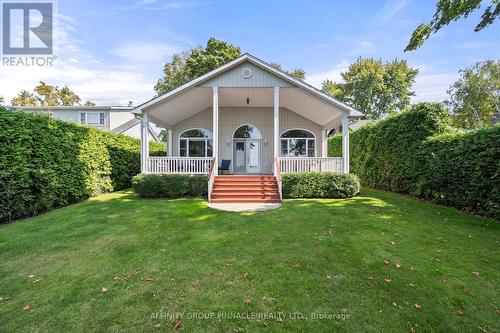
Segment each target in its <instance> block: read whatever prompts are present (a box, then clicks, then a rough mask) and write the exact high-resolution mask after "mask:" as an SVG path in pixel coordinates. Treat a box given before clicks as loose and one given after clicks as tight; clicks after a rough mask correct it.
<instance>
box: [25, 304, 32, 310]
mask: <svg viewBox="0 0 500 333" xmlns="http://www.w3.org/2000/svg"><path fill="white" fill-rule="evenodd" d="M30 308H31V307H30V305H29V304H24V306H23V311H29V310H30Z"/></svg>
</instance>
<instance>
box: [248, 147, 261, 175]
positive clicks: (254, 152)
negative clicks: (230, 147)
mask: <svg viewBox="0 0 500 333" xmlns="http://www.w3.org/2000/svg"><path fill="white" fill-rule="evenodd" d="M247 173H260V140H247Z"/></svg>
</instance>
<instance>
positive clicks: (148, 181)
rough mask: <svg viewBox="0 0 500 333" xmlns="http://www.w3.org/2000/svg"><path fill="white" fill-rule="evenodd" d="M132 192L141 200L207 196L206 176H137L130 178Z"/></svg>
mask: <svg viewBox="0 0 500 333" xmlns="http://www.w3.org/2000/svg"><path fill="white" fill-rule="evenodd" d="M132 187H133V189H134V192H135V193H136V194H137V195H138V196H139V197H141V198H171V199H173V198H181V197H202V196H207V192H208V179H207V177H206V176H190V175H177V174H169V175H158V174H139V175H137V176H135V177H134V178H132Z"/></svg>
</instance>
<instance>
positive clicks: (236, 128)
mask: <svg viewBox="0 0 500 333" xmlns="http://www.w3.org/2000/svg"><path fill="white" fill-rule="evenodd" d="M243 126H253V127H254V128H256V129H257V131H259V136H260V138H235V137H234V135H235V134H236V131H237V130H238V129H239V128H240V127H243ZM235 140H236V141H238V140H239V141H245V155H246V153H247V141H248V140H255V141H257V140H258V141H259V142H260V143H259V170H260V171H259V173H262V154H263V153H262V150H263V149H262V147H263V146H262V144H263V142H264V139H263V138H262V131H261V130H260V128H259V127H258V126H256V125H254V124H251V123H244V124H241V125H237V126H236V127H235V128H234V130H233V134H232V135H231V144H230V146H231V158H232V160H233V162H232V163H231V166H230V169H231V173H234V172H235V171H234V167H235V166H236V160H235V158H234V141H235ZM245 166H246V161H245ZM246 173H247V172H246V170H245V172H238V174H246Z"/></svg>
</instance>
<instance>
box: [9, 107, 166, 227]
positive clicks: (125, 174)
mask: <svg viewBox="0 0 500 333" xmlns="http://www.w3.org/2000/svg"><path fill="white" fill-rule="evenodd" d="M0 142H1V143H2V144H1V145H0V222H1V221H8V220H10V219H15V218H21V217H26V216H31V215H36V214H38V213H40V212H43V211H46V210H50V209H53V208H56V207H61V206H65V205H68V204H70V203H73V202H76V201H79V200H82V199H84V198H87V197H89V196H93V195H96V194H99V193H102V192H107V191H112V190H117V189H122V188H126V187H130V185H131V181H130V179H131V177H132V176H133V175H135V174H137V173H139V169H140V157H139V147H140V143H139V140H136V139H133V138H130V137H127V136H124V135H117V134H113V133H109V132H104V131H101V130H98V129H93V128H89V127H84V126H80V125H78V124H71V123H66V122H62V121H59V120H55V119H53V118H51V117H48V116H45V115H36V114H28V113H24V112H12V111H7V110H5V109H2V108H0ZM160 149H163V151H164V148H163V145H152V147H151V151H152V154H159V153H160Z"/></svg>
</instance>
